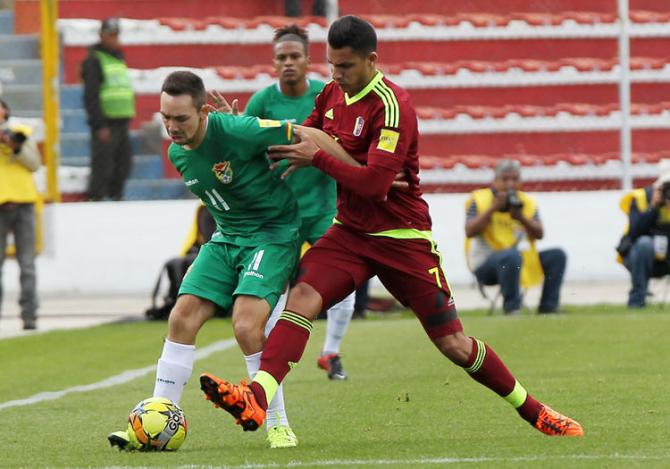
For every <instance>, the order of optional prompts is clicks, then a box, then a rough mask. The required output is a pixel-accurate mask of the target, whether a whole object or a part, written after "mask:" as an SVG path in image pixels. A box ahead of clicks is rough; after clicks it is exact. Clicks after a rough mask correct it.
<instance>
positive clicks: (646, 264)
mask: <svg viewBox="0 0 670 469" xmlns="http://www.w3.org/2000/svg"><path fill="white" fill-rule="evenodd" d="M659 168H660V176H659V177H658V179H657V180H656V181H655V182H654V183H653V184H652V185H650V186H648V187H645V188H642V189H635V190H633V191H631V192H629V193H628V194H626V195H624V196H623V197H622V199H621V203H620V207H621V210H623V212H624V213H625V214H626V215H627V216H628V227H627V229H626V232H625V233H624V235H623V237H622V238H621V242H620V243H619V246H617V252H618V253H619V256H620V257H619V261H620V262H623V265H624V266H625V267H626V269H628V271H629V272H630V278H631V289H630V291H629V292H628V307H629V308H644V307H645V306H646V297H647V286H648V284H649V279H650V278H651V277H663V276H665V275H668V274H670V265H669V264H668V236H670V160H663V161H662V162H661V164H660V165H659Z"/></svg>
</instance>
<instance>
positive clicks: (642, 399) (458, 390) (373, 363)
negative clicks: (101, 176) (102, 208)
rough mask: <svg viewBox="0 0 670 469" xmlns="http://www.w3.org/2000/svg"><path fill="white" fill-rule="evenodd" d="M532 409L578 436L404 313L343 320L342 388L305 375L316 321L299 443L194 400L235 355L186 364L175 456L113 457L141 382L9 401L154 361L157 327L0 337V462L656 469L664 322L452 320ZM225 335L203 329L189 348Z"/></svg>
mask: <svg viewBox="0 0 670 469" xmlns="http://www.w3.org/2000/svg"><path fill="white" fill-rule="evenodd" d="M462 316H463V320H464V324H465V326H466V333H469V334H471V335H477V336H479V337H480V338H483V339H485V340H486V341H487V342H488V343H489V344H490V345H491V346H492V347H493V348H494V349H495V350H496V351H497V352H498V354H499V355H500V356H501V357H502V358H503V360H505V361H506V363H507V364H508V366H509V367H510V368H511V370H512V372H513V373H514V374H515V375H516V377H517V378H518V379H519V380H520V381H521V382H522V383H523V384H524V385H525V386H526V388H527V389H528V390H529V392H531V393H532V394H533V395H534V396H535V397H536V398H538V399H539V400H542V401H544V402H546V403H548V404H550V405H551V406H553V407H554V408H555V409H557V410H559V411H562V412H564V413H566V414H569V415H570V416H573V417H574V418H576V419H578V420H579V421H580V422H581V423H582V424H583V425H584V429H585V432H586V436H585V437H584V438H581V439H568V438H550V437H546V436H544V435H542V434H540V433H539V432H537V431H535V430H534V429H532V428H531V427H530V426H529V425H528V424H527V423H525V422H524V421H522V420H521V419H520V418H519V417H518V416H517V414H516V412H515V411H514V410H513V409H512V408H511V407H510V406H509V405H508V404H507V403H506V402H504V401H503V400H502V399H500V398H498V397H497V396H496V395H494V394H493V393H492V392H490V391H489V390H487V389H485V388H483V387H482V386H480V385H479V384H477V383H475V382H474V381H473V380H471V379H470V378H469V377H468V376H467V375H466V373H465V372H463V371H462V370H461V369H459V368H457V367H456V366H453V365H451V364H450V363H449V362H448V361H447V360H446V359H444V358H443V357H442V356H441V355H440V354H439V353H438V352H437V351H436V350H434V349H433V346H432V344H431V343H430V342H429V341H428V340H427V339H426V337H425V336H424V333H423V331H422V329H421V328H420V326H419V324H418V322H417V321H416V320H415V319H413V318H411V317H409V316H408V315H396V316H393V317H385V318H383V319H380V318H372V319H368V320H363V321H354V322H353V323H352V325H351V328H350V330H349V332H348V334H347V336H346V337H345V340H344V343H343V352H344V359H343V361H344V364H345V367H346V370H347V372H348V373H349V377H350V378H349V380H348V381H345V382H329V381H328V380H327V379H326V377H325V374H324V373H323V371H321V370H318V369H317V367H316V364H315V359H316V355H317V353H318V351H319V348H320V346H321V344H322V341H323V331H324V328H325V323H324V322H318V323H317V325H316V327H315V332H314V334H313V336H312V339H311V341H310V344H309V346H308V349H307V351H306V353H305V356H304V358H303V361H302V363H301V365H300V366H299V367H297V368H296V369H295V370H294V371H293V372H292V373H291V374H290V375H289V377H288V378H287V381H286V393H287V406H288V411H289V417H290V419H291V426H292V427H293V429H294V430H295V432H296V434H297V435H298V437H299V438H300V444H299V446H298V447H297V448H294V449H289V450H270V449H268V448H267V447H266V443H265V431H264V430H263V431H261V430H259V431H257V432H255V433H244V432H243V431H242V429H241V428H240V427H237V426H235V425H234V424H233V421H232V418H231V417H230V416H229V415H228V414H226V413H224V412H222V411H220V410H218V409H214V408H213V406H211V404H210V403H208V402H205V401H204V400H203V399H202V397H201V393H200V390H199V388H198V384H197V376H198V374H199V373H201V372H202V371H211V372H214V373H217V374H220V375H222V376H224V377H226V378H229V379H234V380H238V379H240V378H242V377H243V375H244V374H245V368H244V363H243V360H242V357H241V354H240V352H239V350H238V349H237V347H236V346H234V347H232V348H229V349H227V350H224V351H220V352H216V353H213V354H212V355H210V356H209V357H207V358H204V359H201V360H198V361H197V362H196V365H195V369H194V377H193V378H192V379H191V382H190V383H189V384H188V386H187V388H186V391H185V393H184V397H183V399H182V402H181V404H182V407H183V408H184V411H185V413H186V416H187V419H188V422H189V434H188V437H187V439H186V442H185V443H184V446H183V447H182V448H181V449H180V450H179V451H177V452H175V453H130V454H129V453H121V452H118V451H116V450H114V449H112V448H110V447H109V445H108V443H107V440H106V435H107V434H108V433H109V432H110V431H113V430H118V429H122V428H124V426H125V419H126V416H127V414H128V411H129V410H130V409H131V408H132V406H133V405H134V404H135V403H136V402H137V401H139V400H141V399H143V398H145V397H149V396H150V395H151V392H152V390H153V379H154V377H153V372H148V373H146V374H144V375H143V376H142V377H139V378H136V379H133V380H131V381H129V382H127V383H125V384H121V385H115V386H111V387H106V388H101V389H94V390H88V391H84V392H71V393H69V394H66V395H64V396H62V397H60V398H57V399H53V400H44V401H41V402H37V403H32V404H29V405H22V406H16V405H15V406H10V405H9V404H7V403H8V402H9V401H15V400H19V399H26V398H29V397H31V396H34V395H36V394H38V393H43V392H57V391H61V390H64V389H68V388H72V387H74V386H81V385H89V384H93V383H98V382H100V381H102V380H105V379H107V378H109V377H112V376H115V375H119V374H120V373H122V372H124V371H127V370H134V369H140V368H145V367H147V366H150V365H154V364H155V362H156V359H157V357H158V355H159V354H160V350H161V340H162V337H163V335H164V333H165V326H166V325H165V323H144V322H143V323H133V324H115V325H107V326H100V327H95V328H91V329H83V330H74V331H65V332H51V333H45V334H39V335H32V336H26V337H21V338H15V339H7V340H2V341H0V370H1V373H0V422H1V425H0V467H2V468H18V467H25V468H41V467H50V468H61V467H95V468H98V467H115V468H116V467H152V468H153V467H156V468H158V467H184V468H213V467H245V468H266V467H284V466H287V465H288V466H289V467H324V466H327V467H377V466H385V467H414V468H417V467H439V466H454V467H461V466H467V467H539V466H542V467H631V466H633V467H635V466H640V467H642V466H643V467H668V466H669V465H670V442H669V436H670V430H669V425H668V423H670V392H669V391H670V374H669V369H670V343H669V341H668V332H669V331H670V312H668V311H665V312H664V311H655V310H649V311H644V312H639V313H637V312H636V313H634V314H631V313H628V312H627V311H626V310H625V309H623V308H621V307H610V306H596V307H583V308H576V307H573V308H571V309H570V310H569V312H568V314H565V315H561V316H557V317H537V316H531V315H522V316H521V317H516V318H507V317H501V316H494V317H486V316H485V315H484V314H483V313H482V312H465V313H463V315H462ZM230 337H231V328H230V323H229V322H228V321H225V320H214V321H212V322H210V323H208V324H207V325H206V326H205V328H204V329H203V331H202V333H201V335H200V337H199V342H198V344H197V345H198V347H199V348H203V347H204V346H206V345H208V344H211V343H214V342H217V341H220V340H222V339H227V338H230Z"/></svg>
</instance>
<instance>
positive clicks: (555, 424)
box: [535, 405, 584, 436]
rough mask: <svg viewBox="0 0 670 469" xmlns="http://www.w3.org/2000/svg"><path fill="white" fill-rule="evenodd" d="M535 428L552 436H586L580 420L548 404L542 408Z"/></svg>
mask: <svg viewBox="0 0 670 469" xmlns="http://www.w3.org/2000/svg"><path fill="white" fill-rule="evenodd" d="M535 428H537V429H538V430H540V431H541V432H542V433H544V434H546V435H550V436H584V429H583V428H582V426H581V425H580V423H579V422H578V421H576V420H573V419H571V418H570V417H566V416H565V415H562V414H559V413H558V412H556V411H555V410H553V409H552V408H550V407H547V406H546V405H543V406H542V409H540V415H538V417H537V422H535Z"/></svg>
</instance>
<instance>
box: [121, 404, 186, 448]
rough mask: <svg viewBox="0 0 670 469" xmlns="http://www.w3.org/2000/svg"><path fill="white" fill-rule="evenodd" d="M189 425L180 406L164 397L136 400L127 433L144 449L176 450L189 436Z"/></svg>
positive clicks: (129, 418)
mask: <svg viewBox="0 0 670 469" xmlns="http://www.w3.org/2000/svg"><path fill="white" fill-rule="evenodd" d="M187 428H188V424H187V423H186V418H185V417H184V412H183V411H182V410H181V408H180V407H179V406H178V405H177V404H175V403H174V402H172V401H171V400H170V399H167V398H165V397H150V398H149V399H144V400H143V401H140V402H138V403H137V405H136V406H135V407H134V408H133V410H131V411H130V415H129V416H128V435H129V437H130V439H131V440H133V439H137V443H138V444H139V446H140V449H141V450H142V451H176V450H177V449H179V447H180V446H181V445H182V443H183V442H184V440H185V439H186V430H187Z"/></svg>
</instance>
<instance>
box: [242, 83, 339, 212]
mask: <svg viewBox="0 0 670 469" xmlns="http://www.w3.org/2000/svg"><path fill="white" fill-rule="evenodd" d="M323 87H324V83H323V82H322V81H319V80H309V89H308V90H307V93H305V94H304V95H302V96H286V95H284V94H282V92H281V91H280V90H279V83H276V84H274V85H271V86H268V87H266V88H263V89H262V90H260V91H257V92H256V93H254V95H253V96H252V97H251V99H250V100H249V103H248V104H247V107H246V109H245V114H247V115H249V116H256V117H261V118H264V119H277V120H280V119H286V120H289V121H291V122H296V123H302V122H303V121H304V120H305V119H307V117H308V116H309V115H310V114H311V113H312V110H313V109H314V99H315V98H316V97H317V95H318V94H319V93H320V92H321V90H322V89H323ZM285 170H286V167H285V166H281V167H280V168H278V169H277V171H280V172H283V171H285ZM286 183H287V184H288V185H289V187H290V188H291V190H293V193H294V194H295V196H296V198H297V199H298V206H299V207H300V216H301V217H303V218H304V217H311V216H315V215H328V216H330V215H335V211H336V210H335V202H336V199H337V186H336V183H335V180H334V179H332V178H331V177H330V176H328V175H327V174H325V173H323V172H321V171H319V170H318V169H316V168H312V167H307V168H303V169H300V170H299V171H296V172H295V173H293V174H291V175H289V176H288V177H287V178H286Z"/></svg>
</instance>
